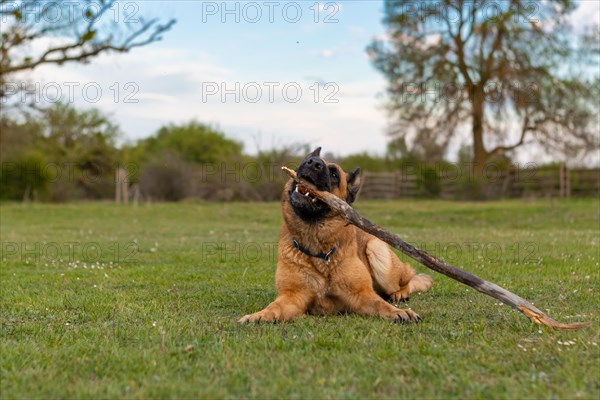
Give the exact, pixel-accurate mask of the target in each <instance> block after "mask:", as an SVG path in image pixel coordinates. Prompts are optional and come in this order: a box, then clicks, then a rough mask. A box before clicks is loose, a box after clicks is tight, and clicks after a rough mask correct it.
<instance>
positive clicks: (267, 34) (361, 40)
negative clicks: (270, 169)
mask: <svg viewBox="0 0 600 400" xmlns="http://www.w3.org/2000/svg"><path fill="white" fill-rule="evenodd" d="M132 4H133V5H135V7H132ZM249 4H250V5H249ZM115 7H116V9H118V10H119V14H118V15H119V18H120V22H121V23H123V18H124V12H125V11H129V12H131V11H136V13H135V16H139V15H144V16H158V17H160V18H161V19H162V20H163V21H166V20H168V19H170V18H175V19H177V21H178V22H177V24H176V25H175V26H174V27H173V29H172V30H171V31H169V32H167V33H165V34H164V39H163V41H162V42H159V43H156V44H152V45H150V46H147V47H143V48H138V49H135V50H134V51H132V52H130V53H128V54H113V55H104V56H101V57H99V58H98V59H96V60H95V61H94V62H92V63H91V64H89V65H77V64H68V65H64V66H62V67H57V66H44V67H41V68H39V69H36V70H35V71H33V72H32V73H31V75H30V78H31V79H33V80H34V81H38V82H40V83H41V85H50V84H52V83H57V84H58V85H59V86H62V87H66V86H67V84H66V83H67V82H78V83H80V85H79V86H78V87H77V88H76V90H75V91H74V96H73V103H75V105H77V106H81V107H92V106H93V107H98V108H100V109H101V110H103V111H105V112H107V113H109V114H111V115H112V116H113V117H114V119H115V120H116V121H117V122H118V123H119V125H120V126H121V128H122V130H123V132H124V139H125V140H135V139H138V138H142V137H147V136H149V135H151V134H153V133H154V132H156V130H157V129H158V128H159V127H160V126H162V125H164V124H166V123H169V122H174V123H183V122H186V121H189V120H191V119H196V120H198V121H201V122H205V123H208V124H211V125H214V126H217V127H218V128H219V129H221V130H222V131H224V132H225V133H226V134H227V135H228V136H230V137H233V138H236V139H238V140H240V141H242V142H244V144H245V150H246V151H247V152H249V153H253V152H255V151H256V150H257V149H258V148H260V149H267V148H270V147H274V146H281V145H286V144H290V143H311V144H318V145H322V146H324V148H325V149H326V150H328V151H332V152H334V153H335V154H338V155H345V154H350V153H355V152H361V151H367V152H370V153H379V154H382V153H383V152H384V151H385V146H386V142H387V140H388V138H387V137H386V135H385V132H386V126H387V118H386V113H385V111H384V110H383V105H384V99H383V97H382V96H383V94H384V92H385V81H384V79H383V77H382V75H381V74H380V73H379V72H377V71H376V70H375V69H374V68H373V66H372V65H371V63H370V61H369V59H368V58H367V55H366V52H365V48H366V46H368V44H369V43H370V42H371V41H372V39H373V38H375V37H377V36H380V35H383V34H384V27H383V25H382V24H381V20H382V18H383V2H382V1H341V2H335V3H334V2H331V3H327V2H321V3H318V2H316V1H295V2H280V1H272V2H268V1H257V2H222V1H216V2H201V1H193V0H188V1H141V2H135V3H133V2H131V1H121V2H118V3H117V5H116V6H115ZM257 10H259V11H260V13H261V15H260V16H258V14H257ZM599 10H600V7H599V5H598V2H597V1H595V0H591V1H587V2H584V3H583V6H582V7H581V9H580V10H579V11H578V12H577V13H576V15H575V16H574V20H575V21H576V22H577V23H578V25H582V24H584V23H590V22H593V21H596V23H597V21H598V19H599V18H600V11H599ZM226 11H229V13H227V12H226ZM298 12H300V15H299V14H298ZM112 15H115V14H112ZM135 16H134V17H135ZM113 18H114V17H113ZM236 18H237V19H238V21H236ZM315 18H317V19H318V21H317V22H315ZM327 18H328V22H329V23H326V22H325V19H327ZM252 21H256V22H255V23H253V22H252ZM125 26H127V24H125ZM135 26H136V25H135V24H132V27H134V28H135ZM265 82H267V83H268V84H265ZM325 83H329V85H328V86H324V84H325ZM86 84H87V85H88V86H89V85H94V86H95V87H100V88H101V91H102V93H101V95H99V96H92V97H93V98H90V96H89V95H88V96H86V95H85V93H83V86H84V85H86ZM284 87H285V88H286V91H285V92H284V90H283V88H284ZM117 88H118V93H117ZM298 88H300V90H301V93H299V92H298ZM223 89H226V90H230V91H232V92H236V93H238V95H239V99H238V101H236V98H235V96H234V94H233V93H230V94H228V95H226V96H225V98H222V97H221V95H222V90H223ZM215 90H216V93H215ZM270 90H272V95H273V98H272V99H269V94H270V93H269V92H270ZM65 92H66V89H65ZM259 92H260V93H261V94H262V97H261V99H260V100H258V101H256V102H254V101H255V100H256V98H257V95H258V94H259ZM88 94H89V93H88ZM63 95H64V93H63ZM128 95H129V97H127V96H128ZM63 97H64V96H63ZM128 100H129V101H130V100H137V103H130V102H128ZM271 100H272V101H271ZM332 101H333V102H332Z"/></svg>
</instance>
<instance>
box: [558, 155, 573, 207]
mask: <svg viewBox="0 0 600 400" xmlns="http://www.w3.org/2000/svg"><path fill="white" fill-rule="evenodd" d="M560 197H561V198H563V199H565V198H569V197H571V179H570V177H569V169H568V168H567V164H566V163H564V162H561V163H560Z"/></svg>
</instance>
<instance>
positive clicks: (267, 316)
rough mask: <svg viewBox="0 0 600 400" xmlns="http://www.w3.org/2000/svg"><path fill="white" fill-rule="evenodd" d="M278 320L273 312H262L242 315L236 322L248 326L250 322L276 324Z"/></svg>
mask: <svg viewBox="0 0 600 400" xmlns="http://www.w3.org/2000/svg"><path fill="white" fill-rule="evenodd" d="M277 320H278V318H277V315H275V313H274V312H272V311H268V310H262V311H259V312H256V313H254V314H248V315H244V316H243V317H242V318H240V320H239V321H238V322H239V323H240V324H249V323H251V322H277Z"/></svg>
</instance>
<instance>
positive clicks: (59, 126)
mask: <svg viewBox="0 0 600 400" xmlns="http://www.w3.org/2000/svg"><path fill="white" fill-rule="evenodd" d="M0 128H2V129H1V130H0V140H1V142H2V146H0V149H1V150H0V159H1V161H2V171H1V173H2V176H1V178H2V179H1V182H0V183H1V185H2V192H3V197H4V198H11V199H21V198H22V199H24V200H27V199H28V198H30V197H32V198H36V197H38V195H44V194H48V195H50V196H51V197H53V198H61V199H65V200H66V199H68V198H70V197H72V196H75V195H77V196H83V197H93V198H102V197H108V196H109V195H111V194H112V190H113V188H112V186H113V183H112V182H113V175H114V168H115V166H116V164H117V163H118V161H119V152H118V149H117V148H116V145H115V140H116V138H117V136H118V135H119V130H118V127H117V126H116V125H114V124H113V123H112V122H111V121H110V119H109V118H108V117H107V116H105V115H103V114H101V113H100V112H99V111H98V110H95V109H91V110H83V111H80V110H76V109H74V108H72V107H70V106H68V105H65V104H61V103H56V104H54V105H53V106H52V107H50V108H48V109H45V110H42V111H41V112H40V113H33V114H30V115H29V116H28V117H27V119H26V120H25V121H24V122H22V123H18V122H15V121H12V120H10V119H8V118H6V117H1V118H0ZM61 191H62V192H64V193H59V192H61ZM67 192H68V193H67Z"/></svg>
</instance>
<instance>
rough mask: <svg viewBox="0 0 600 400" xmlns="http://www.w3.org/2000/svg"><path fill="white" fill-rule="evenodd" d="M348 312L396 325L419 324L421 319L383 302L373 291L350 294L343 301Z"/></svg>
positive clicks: (411, 312) (416, 315)
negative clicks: (381, 319) (374, 317)
mask: <svg viewBox="0 0 600 400" xmlns="http://www.w3.org/2000/svg"><path fill="white" fill-rule="evenodd" d="M344 303H345V304H346V306H347V307H348V308H349V309H350V311H353V312H356V313H358V314H362V315H374V316H378V317H383V318H387V319H391V320H393V321H395V322H398V323H404V322H419V321H420V320H421V317H419V315H418V314H417V313H415V312H414V311H413V310H411V309H410V308H407V309H400V308H398V307H394V306H393V305H391V304H390V303H388V302H387V301H385V300H383V299H382V298H381V297H379V296H378V295H377V293H375V292H374V291H372V290H371V291H370V292H368V291H364V292H361V293H355V294H350V295H349V296H346V298H345V299H344Z"/></svg>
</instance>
